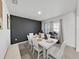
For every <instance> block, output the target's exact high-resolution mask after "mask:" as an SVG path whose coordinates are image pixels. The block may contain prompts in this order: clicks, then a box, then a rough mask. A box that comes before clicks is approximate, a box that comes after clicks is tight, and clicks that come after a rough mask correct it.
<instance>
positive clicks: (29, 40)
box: [27, 34, 33, 50]
mask: <svg viewBox="0 0 79 59" xmlns="http://www.w3.org/2000/svg"><path fill="white" fill-rule="evenodd" d="M27 38H28V43H29V45H30V47H31V50H32V45H33V44H32V39H33V34H29V35H27Z"/></svg>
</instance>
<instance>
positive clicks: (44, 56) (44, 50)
mask: <svg viewBox="0 0 79 59" xmlns="http://www.w3.org/2000/svg"><path fill="white" fill-rule="evenodd" d="M43 58H44V59H45V58H46V49H45V48H43Z"/></svg>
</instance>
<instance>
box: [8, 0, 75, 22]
mask: <svg viewBox="0 0 79 59" xmlns="http://www.w3.org/2000/svg"><path fill="white" fill-rule="evenodd" d="M75 3H76V0H17V2H16V1H15V3H12V0H10V4H9V8H10V13H11V14H12V15H16V16H20V17H24V18H31V19H34V20H38V21H43V20H45V19H48V18H51V17H56V16H59V15H62V14H65V13H67V12H70V11H73V10H75V5H76V4H75ZM39 11H40V12H41V14H40V15H39V14H38V12H39Z"/></svg>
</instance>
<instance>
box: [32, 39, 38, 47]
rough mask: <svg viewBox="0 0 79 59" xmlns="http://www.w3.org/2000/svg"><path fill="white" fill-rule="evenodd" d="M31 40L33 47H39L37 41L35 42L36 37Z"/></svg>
mask: <svg viewBox="0 0 79 59" xmlns="http://www.w3.org/2000/svg"><path fill="white" fill-rule="evenodd" d="M32 42H33V46H34V47H36V48H38V47H39V46H38V43H37V39H33V40H32Z"/></svg>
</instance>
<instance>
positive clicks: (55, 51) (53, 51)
mask: <svg viewBox="0 0 79 59" xmlns="http://www.w3.org/2000/svg"><path fill="white" fill-rule="evenodd" d="M65 43H66V42H65V41H64V42H63V43H62V45H61V47H58V46H53V47H52V48H50V49H49V50H48V51H47V59H48V58H49V59H52V57H54V58H55V59H63V58H64V57H63V55H64V49H65V46H66V44H65Z"/></svg>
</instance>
